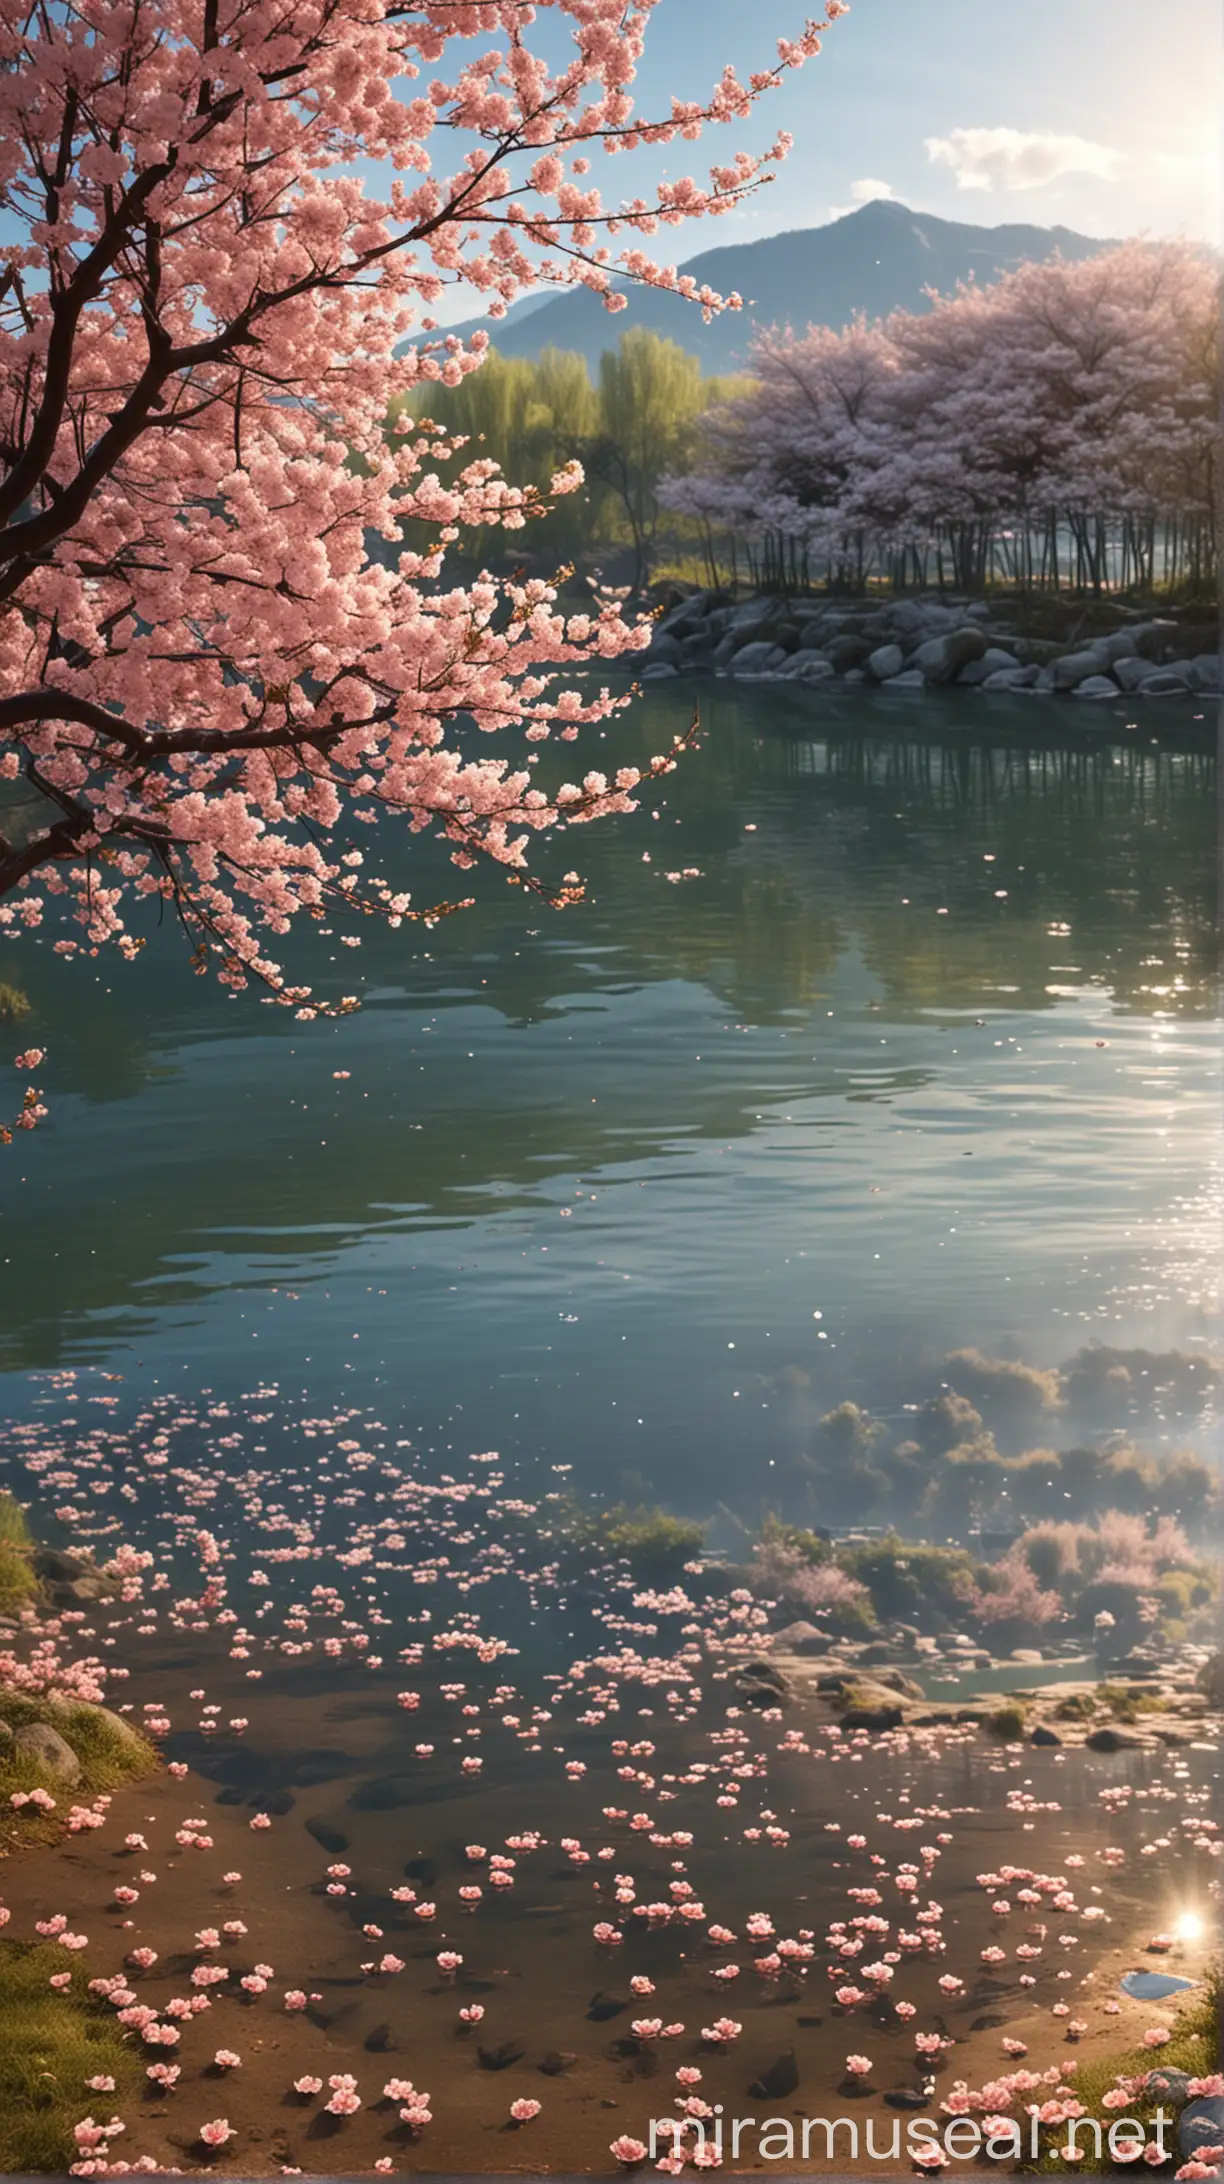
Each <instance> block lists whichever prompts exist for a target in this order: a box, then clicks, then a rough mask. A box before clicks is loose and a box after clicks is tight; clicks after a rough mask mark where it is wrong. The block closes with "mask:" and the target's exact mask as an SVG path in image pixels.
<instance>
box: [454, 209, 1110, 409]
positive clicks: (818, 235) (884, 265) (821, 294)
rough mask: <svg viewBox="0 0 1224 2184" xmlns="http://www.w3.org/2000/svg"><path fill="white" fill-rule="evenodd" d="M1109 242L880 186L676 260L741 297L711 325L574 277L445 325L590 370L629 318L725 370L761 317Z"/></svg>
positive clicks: (876, 297) (875, 311)
mask: <svg viewBox="0 0 1224 2184" xmlns="http://www.w3.org/2000/svg"><path fill="white" fill-rule="evenodd" d="M1108 247H1109V246H1108V245H1107V244H1106V243H1104V242H1102V241H1101V240H1100V239H1099V238H1097V237H1094V236H1090V235H1077V234H1075V233H1074V231H1073V230H1072V229H1071V228H1063V227H1054V228H1042V227H1024V226H1008V227H970V226H969V225H968V224H967V223H966V222H964V221H960V220H937V219H936V218H935V217H934V215H933V214H931V213H928V212H911V211H910V210H909V208H908V206H906V205H899V204H896V203H894V202H893V201H892V200H891V199H886V198H877V199H876V200H875V201H874V202H873V203H872V204H869V205H863V206H862V207H861V208H860V209H859V210H858V211H857V212H850V213H847V214H846V215H845V217H844V218H843V219H841V220H832V221H830V222H829V224H828V226H827V227H816V228H794V229H792V230H791V231H790V233H789V234H785V235H766V236H762V237H761V238H760V240H759V241H757V242H752V243H730V244H727V245H725V246H724V247H723V248H722V249H719V250H703V251H702V252H701V254H700V256H699V257H696V258H690V259H688V260H687V262H686V263H685V265H684V266H682V268H681V271H682V272H685V273H691V274H692V275H693V278H694V279H695V280H696V281H697V282H698V283H701V282H708V283H709V285H710V287H711V288H715V289H717V290H718V291H719V293H720V294H721V295H726V294H728V293H729V291H731V290H732V289H736V290H738V291H739V293H740V295H741V296H743V298H744V305H745V307H744V309H743V310H742V311H725V312H723V313H722V314H721V316H720V317H718V318H716V319H713V320H712V321H711V323H710V324H709V325H708V326H707V325H704V324H703V323H702V317H701V312H700V310H699V309H698V308H697V307H696V306H695V305H694V304H691V303H685V302H683V301H682V299H681V298H680V297H679V296H673V295H669V294H668V293H667V292H666V291H664V290H662V289H657V288H636V287H632V286H629V287H627V289H626V293H627V294H628V297H629V301H628V304H627V305H626V307H625V309H624V310H623V311H620V312H617V314H616V315H615V317H613V316H611V315H610V314H609V313H608V312H607V311H605V309H604V308H603V305H602V304H601V303H600V302H599V301H598V300H597V298H596V297H595V296H593V295H592V294H591V292H590V290H589V289H586V288H573V289H567V290H565V291H563V292H562V293H560V294H556V293H553V294H546V295H545V296H544V297H542V298H541V297H538V296H530V297H527V298H524V299H522V300H521V301H520V302H519V303H517V304H514V305H512V306H511V309H510V311H509V312H508V313H507V315H506V317H505V318H504V319H501V320H496V319H469V320H467V321H466V322H465V323H464V324H463V325H461V326H455V327H448V328H447V332H448V333H458V334H462V335H464V336H467V335H470V334H472V333H474V332H475V331H476V329H477V327H480V328H481V329H482V330H483V331H484V332H486V333H487V334H488V335H489V338H490V340H491V341H493V342H495V343H496V345H497V347H498V348H499V349H500V350H501V352H502V354H503V356H529V357H535V356H538V355H539V353H540V351H541V349H546V348H549V347H552V348H556V349H577V350H578V351H580V353H581V354H582V355H583V356H585V358H586V360H587V364H588V366H589V367H590V369H591V371H592V372H594V371H595V370H597V368H598V365H599V357H600V352H601V350H603V349H610V348H613V347H615V344H616V341H617V339H618V337H619V336H620V335H621V334H622V333H624V332H626V331H627V330H628V328H629V327H630V326H649V327H650V328H651V329H652V330H653V331H654V332H655V333H659V334H666V335H669V336H670V337H671V339H672V340H673V341H678V342H680V343H681V344H682V346H683V347H684V348H686V349H689V350H691V351H692V352H693V353H694V355H696V356H699V357H700V359H701V366H702V370H703V371H705V372H732V371H738V370H740V369H742V367H743V365H744V363H745V361H746V359H747V356H748V351H749V348H750V346H751V343H752V337H753V334H754V332H755V331H756V329H757V328H758V327H762V326H785V325H791V326H795V327H802V326H807V325H815V326H839V327H840V326H844V325H845V324H846V322H847V320H848V319H851V318H852V317H853V316H854V314H855V312H856V311H864V312H866V314H867V316H868V318H881V317H883V315H884V314H885V312H888V311H893V310H896V309H898V308H899V307H904V308H906V309H909V310H914V311H920V310H922V309H923V308H924V307H925V304H926V300H927V299H926V295H925V291H926V290H927V289H928V288H935V289H938V290H939V291H940V292H941V293H947V291H948V290H949V289H952V288H955V286H956V284H957V282H958V281H964V280H968V279H969V278H970V277H971V276H972V278H974V279H975V280H978V281H980V282H982V283H983V284H984V283H986V282H988V281H994V280H997V279H998V278H999V276H1000V275H1001V274H1003V273H1008V272H1010V271H1011V270H1012V269H1013V268H1014V267H1015V266H1018V265H1022V264H1023V263H1024V262H1025V261H1026V260H1027V259H1034V258H1035V259H1038V260H1040V259H1045V258H1052V257H1054V256H1055V255H1056V254H1061V255H1062V256H1063V257H1064V258H1070V259H1081V258H1091V257H1094V256H1095V255H1096V253H1097V252H1098V251H1099V250H1105V249H1107V248H1108Z"/></svg>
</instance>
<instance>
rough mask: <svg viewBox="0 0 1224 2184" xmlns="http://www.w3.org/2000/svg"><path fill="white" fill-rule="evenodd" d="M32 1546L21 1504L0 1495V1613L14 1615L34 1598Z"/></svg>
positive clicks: (35, 1589)
mask: <svg viewBox="0 0 1224 2184" xmlns="http://www.w3.org/2000/svg"><path fill="white" fill-rule="evenodd" d="M33 1545H34V1542H33V1540H32V1539H31V1537H30V1529H29V1526H28V1525H27V1523H26V1520H25V1511H24V1510H23V1509H22V1507H21V1504H20V1503H19V1502H15V1501H14V1500H13V1497H12V1495H11V1494H0V1615H15V1614H17V1613H18V1612H19V1611H20V1610H21V1609H22V1608H23V1607H25V1606H26V1605H27V1603H28V1602H30V1601H32V1600H34V1599H36V1598H37V1595H38V1580H37V1578H36V1577H35V1575H34V1568H33V1563H32V1560H31V1555H32V1551H33Z"/></svg>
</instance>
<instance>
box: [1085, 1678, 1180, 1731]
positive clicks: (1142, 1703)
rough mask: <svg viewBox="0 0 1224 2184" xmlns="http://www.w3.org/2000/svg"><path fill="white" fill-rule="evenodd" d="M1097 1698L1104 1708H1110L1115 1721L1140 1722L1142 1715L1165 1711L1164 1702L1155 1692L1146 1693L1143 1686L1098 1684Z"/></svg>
mask: <svg viewBox="0 0 1224 2184" xmlns="http://www.w3.org/2000/svg"><path fill="white" fill-rule="evenodd" d="M1097 1697H1098V1698H1099V1700H1100V1702H1101V1704H1102V1706H1105V1707H1108V1709H1109V1712H1110V1713H1111V1714H1112V1715H1113V1718H1114V1720H1115V1721H1121V1722H1131V1721H1138V1719H1139V1716H1140V1715H1141V1714H1159V1713H1162V1712H1163V1711H1164V1701H1163V1700H1162V1699H1161V1698H1159V1697H1158V1696H1157V1694H1156V1693H1155V1692H1154V1691H1146V1690H1145V1689H1144V1687H1143V1685H1142V1684H1109V1683H1103V1684H1098V1685H1097Z"/></svg>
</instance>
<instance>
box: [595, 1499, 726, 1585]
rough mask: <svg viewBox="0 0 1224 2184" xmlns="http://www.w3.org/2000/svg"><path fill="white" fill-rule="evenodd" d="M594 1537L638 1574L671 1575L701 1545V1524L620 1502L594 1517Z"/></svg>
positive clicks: (697, 1551)
mask: <svg viewBox="0 0 1224 2184" xmlns="http://www.w3.org/2000/svg"><path fill="white" fill-rule="evenodd" d="M597 1532H598V1539H599V1542H600V1544H601V1545H602V1546H604V1547H606V1548H607V1550H608V1552H609V1553H610V1554H614V1555H623V1556H624V1558H625V1560H626V1562H627V1563H628V1564H629V1567H630V1569H631V1570H633V1571H634V1573H635V1574H636V1575H640V1576H642V1577H665V1576H675V1575H676V1574H677V1573H678V1572H679V1571H680V1570H681V1569H682V1568H683V1566H684V1564H685V1563H686V1562H691V1561H692V1560H693V1559H694V1557H695V1556H696V1555H698V1554H700V1552H701V1550H702V1548H703V1547H704V1545H705V1526H704V1525H703V1524H694V1523H691V1522H689V1521H686V1519H685V1518H683V1517H673V1516H671V1515H669V1513H668V1511H667V1510H666V1509H629V1508H626V1507H625V1506H624V1505H623V1504H622V1505H620V1506H618V1507H617V1508H615V1509H607V1510H604V1511H603V1512H602V1513H601V1514H600V1515H599V1517H598V1519H597Z"/></svg>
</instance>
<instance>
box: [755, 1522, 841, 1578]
mask: <svg viewBox="0 0 1224 2184" xmlns="http://www.w3.org/2000/svg"><path fill="white" fill-rule="evenodd" d="M761 1546H762V1548H763V1549H765V1550H766V1551H767V1552H768V1551H769V1550H771V1549H774V1550H777V1549H780V1550H781V1551H782V1552H783V1553H784V1554H789V1555H794V1556H795V1557H797V1559H798V1560H799V1561H800V1562H803V1563H807V1564H809V1565H810V1566H811V1567H812V1568H813V1569H818V1568H819V1567H820V1565H821V1564H822V1563H826V1562H832V1560H833V1547H832V1543H831V1541H829V1540H827V1539H824V1538H822V1536H821V1534H820V1533H819V1532H809V1531H807V1530H806V1529H805V1527H804V1526H803V1525H801V1524H783V1522H782V1521H781V1519H780V1518H779V1517H766V1519H765V1523H764V1525H763V1527H762V1530H761Z"/></svg>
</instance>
